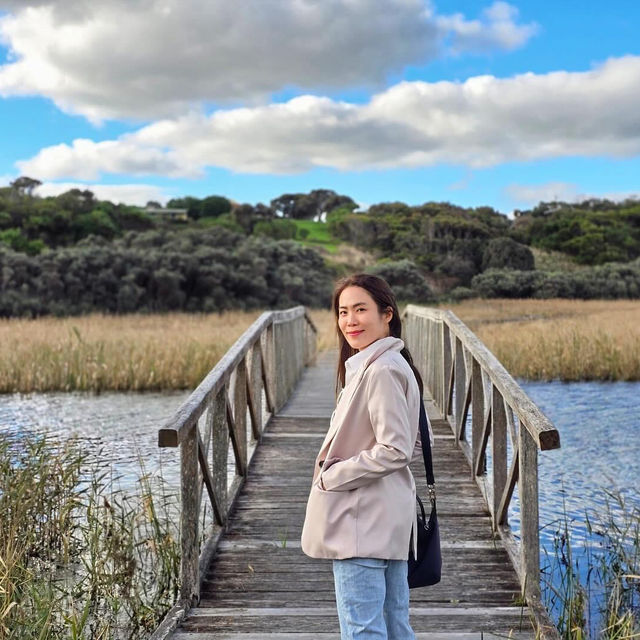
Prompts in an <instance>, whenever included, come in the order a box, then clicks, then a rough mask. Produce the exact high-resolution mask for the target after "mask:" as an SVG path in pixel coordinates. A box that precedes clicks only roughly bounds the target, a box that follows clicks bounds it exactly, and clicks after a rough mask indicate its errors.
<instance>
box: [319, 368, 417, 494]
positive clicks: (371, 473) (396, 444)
mask: <svg viewBox="0 0 640 640" xmlns="http://www.w3.org/2000/svg"><path fill="white" fill-rule="evenodd" d="M405 385H406V380H405V377H404V374H403V373H402V372H401V371H399V370H398V369H396V368H394V367H391V366H388V365H384V366H380V367H375V369H374V370H372V371H371V373H370V375H369V376H368V381H367V389H366V397H367V409H368V414H369V419H370V421H371V425H372V427H373V431H374V435H375V439H376V444H375V445H374V446H373V447H372V448H371V449H366V450H363V451H361V452H360V453H358V454H357V455H355V456H352V457H351V458H347V459H346V460H343V461H341V462H336V463H335V464H333V465H331V466H330V467H329V468H328V469H326V470H323V471H322V473H321V475H320V477H321V480H322V486H324V488H325V489H326V490H327V491H348V490H350V489H356V488H358V487H361V486H363V485H366V484H369V483H371V482H373V481H374V480H377V479H379V478H382V477H383V476H386V475H388V474H390V473H393V472H394V471H397V470H398V469H401V468H403V467H406V466H407V465H408V464H409V463H410V462H411V457H412V454H413V449H414V444H415V441H416V436H417V432H418V424H417V420H415V421H410V420H409V407H408V404H407V398H406V395H405ZM412 422H415V424H412Z"/></svg>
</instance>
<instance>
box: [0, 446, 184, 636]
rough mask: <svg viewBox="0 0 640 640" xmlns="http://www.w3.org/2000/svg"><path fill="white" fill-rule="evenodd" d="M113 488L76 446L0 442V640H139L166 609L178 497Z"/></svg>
mask: <svg viewBox="0 0 640 640" xmlns="http://www.w3.org/2000/svg"><path fill="white" fill-rule="evenodd" d="M114 480H115V479H114V478H112V477H111V476H110V472H109V470H104V469H102V468H100V467H99V466H98V465H97V462H91V461H88V460H87V459H86V457H85V456H84V455H83V454H82V453H81V452H80V449H79V447H77V446H76V445H75V443H74V442H71V441H70V442H67V443H65V444H64V445H58V444H57V443H55V442H52V441H48V440H46V439H44V438H42V437H37V438H26V439H24V438H20V439H19V440H15V441H12V440H10V439H9V438H7V437H4V436H2V435H1V434H0V640H18V639H19V640H32V639H33V640H35V639H38V640H49V639H50V640H54V639H57V638H69V639H72V640H89V639H91V640H93V639H97V638H99V639H102V640H124V639H126V640H137V639H141V638H145V637H148V635H149V633H150V631H151V630H153V629H154V628H155V627H156V626H157V625H158V623H159V622H160V620H161V619H162V617H163V616H164V614H165V613H166V612H167V611H168V610H169V609H170V608H171V606H172V605H173V603H174V602H175V599H176V597H177V593H178V579H177V576H178V572H179V563H180V555H179V540H178V539H177V532H176V530H175V525H174V524H173V523H174V522H175V521H176V515H175V514H176V513H177V509H178V507H177V504H176V502H177V498H176V497H175V496H173V497H171V495H170V494H169V493H168V492H167V490H166V487H165V485H164V483H163V481H162V478H161V476H160V477H158V476H156V477H153V478H152V477H150V476H149V475H147V474H145V473H144V469H143V468H142V470H141V475H140V479H139V486H138V490H137V492H127V493H125V492H123V491H121V490H119V489H118V488H117V482H115V481H114Z"/></svg>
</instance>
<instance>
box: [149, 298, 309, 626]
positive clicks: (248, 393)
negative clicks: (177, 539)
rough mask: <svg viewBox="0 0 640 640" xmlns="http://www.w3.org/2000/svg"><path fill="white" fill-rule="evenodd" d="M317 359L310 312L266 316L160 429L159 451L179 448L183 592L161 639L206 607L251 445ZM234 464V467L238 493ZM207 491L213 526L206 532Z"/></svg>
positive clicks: (297, 309)
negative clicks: (203, 600)
mask: <svg viewBox="0 0 640 640" xmlns="http://www.w3.org/2000/svg"><path fill="white" fill-rule="evenodd" d="M315 354H316V328H315V326H314V324H313V322H312V320H311V318H310V317H309V315H308V313H307V312H306V310H305V308H304V307H294V308H292V309H288V310H286V311H270V312H266V313H263V314H262V315H261V316H260V317H259V318H258V320H256V321H255V322H254V323H253V324H252V325H251V326H250V327H249V329H247V331H245V332H244V334H243V335H242V336H241V337H240V338H239V339H238V341H237V342H236V343H235V344H234V345H233V347H231V349H229V351H227V353H226V354H225V356H224V357H223V358H222V359H221V360H220V361H219V362H218V364H217V365H216V366H215V367H214V368H213V369H212V370H211V371H210V372H209V374H208V375H207V376H206V378H205V379H204V380H203V381H202V382H201V383H200V385H199V386H198V388H197V389H196V390H195V391H194V392H193V393H192V394H191V395H190V396H189V398H188V399H187V400H186V402H185V403H184V404H183V405H182V406H181V407H180V408H179V409H178V411H177V412H176V414H175V415H174V416H173V418H172V419H171V420H169V422H167V424H165V425H164V427H163V428H162V429H161V430H160V432H159V437H158V444H159V446H160V447H180V478H181V520H180V535H181V572H180V573H181V590H180V599H179V601H178V603H177V604H176V606H175V607H174V608H173V610H172V611H171V612H170V613H169V615H168V616H167V618H166V619H165V622H164V623H163V625H161V627H160V628H159V629H158V630H157V631H156V633H154V636H153V637H154V638H161V637H164V635H163V634H164V632H163V629H165V630H169V629H170V628H171V627H173V626H175V622H176V621H177V620H178V619H180V618H181V617H182V616H183V615H184V614H185V612H186V611H187V610H188V609H189V608H190V607H191V606H193V605H194V604H195V603H196V602H197V601H198V600H199V596H200V581H201V576H203V574H204V571H205V569H206V568H207V566H208V565H209V562H210V560H211V558H212V556H213V554H214V553H215V549H216V546H217V544H218V540H219V538H220V536H221V535H222V532H223V531H224V527H225V524H226V521H227V515H228V513H229V511H230V510H231V508H232V507H233V503H234V500H235V499H236V497H237V495H238V493H239V491H240V488H241V487H242V485H243V483H244V480H245V477H246V474H247V468H248V465H249V462H250V457H249V454H248V442H249V441H250V440H251V441H253V442H254V443H257V441H258V440H259V439H260V437H261V435H262V432H263V429H264V427H265V425H266V423H267V421H268V418H269V417H270V416H271V415H272V414H273V413H275V412H277V411H278V410H279V409H280V408H281V407H282V406H283V405H284V404H285V402H286V400H287V398H288V397H289V395H290V393H291V391H292V390H293V388H294V387H295V385H296V383H297V381H298V379H299V377H300V374H301V372H302V369H303V368H304V367H305V365H307V364H309V363H310V362H311V361H313V359H314V358H315ZM263 400H264V403H265V404H266V411H264V410H263V406H264V405H263ZM247 414H248V415H247ZM247 418H248V420H247ZM249 423H250V433H249V434H248V433H247V432H248V431H249ZM229 443H231V449H232V453H231V452H230V451H229V449H230V447H229ZM253 450H254V451H255V448H254V449H253ZM228 458H229V459H230V460H231V461H232V465H233V466H234V467H235V473H234V475H233V480H232V482H231V486H228V471H227V463H228ZM204 487H206V490H207V495H208V498H209V501H210V506H211V509H212V515H213V522H212V523H211V525H210V526H209V528H208V530H207V531H204V532H200V530H199V521H200V517H201V511H202V494H203V489H204ZM201 534H203V535H201ZM203 538H204V542H203V543H202V549H201V548H200V547H201V540H202V539H203Z"/></svg>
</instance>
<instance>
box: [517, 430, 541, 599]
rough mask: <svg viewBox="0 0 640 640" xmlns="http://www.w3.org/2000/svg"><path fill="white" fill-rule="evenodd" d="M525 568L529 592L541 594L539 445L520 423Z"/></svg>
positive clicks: (519, 492)
mask: <svg viewBox="0 0 640 640" xmlns="http://www.w3.org/2000/svg"><path fill="white" fill-rule="evenodd" d="M518 448H519V457H520V459H519V465H520V468H519V480H518V495H519V497H520V529H521V542H520V553H521V570H522V574H523V576H524V584H525V595H533V596H535V597H539V596H540V538H539V534H538V446H537V444H536V442H535V440H534V439H533V438H532V437H531V434H530V433H529V431H528V430H527V428H526V427H525V426H524V424H523V422H522V421H521V422H520V428H519V429H518Z"/></svg>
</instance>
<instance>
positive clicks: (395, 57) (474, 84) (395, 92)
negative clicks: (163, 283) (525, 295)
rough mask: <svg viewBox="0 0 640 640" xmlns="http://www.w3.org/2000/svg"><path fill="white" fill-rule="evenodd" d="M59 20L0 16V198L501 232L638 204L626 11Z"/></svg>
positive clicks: (291, 7)
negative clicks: (456, 212)
mask: <svg viewBox="0 0 640 640" xmlns="http://www.w3.org/2000/svg"><path fill="white" fill-rule="evenodd" d="M80 4H81V3H78V7H75V8H74V7H73V6H72V5H73V3H71V6H70V3H66V2H62V1H61V0H60V1H59V2H47V1H46V0H37V1H35V0H34V2H33V3H31V2H2V0H0V12H1V13H0V37H1V40H0V41H1V43H2V46H0V135H1V139H2V144H1V145H0V183H7V182H9V181H10V180H12V179H14V178H15V177H16V176H18V175H25V174H26V175H30V176H31V177H34V178H38V179H40V180H41V181H42V182H43V186H42V187H41V189H40V192H41V193H42V194H43V195H44V194H49V193H57V192H60V191H62V190H65V189H66V188H69V187H70V186H74V185H83V186H85V185H86V186H88V187H89V188H92V189H93V190H94V191H95V192H96V193H97V194H98V196H99V197H108V198H110V199H113V200H122V201H129V202H136V203H140V204H143V203H144V202H146V200H147V199H159V200H161V201H165V200H166V199H168V198H170V197H173V196H180V195H187V194H190V195H196V196H204V195H207V194H212V193H215V194H222V195H226V196H228V197H230V198H232V199H234V200H236V201H239V202H251V203H256V202H259V201H261V202H268V201H269V200H270V199H272V198H274V197H276V196H278V195H281V194H282V193H286V192H298V191H301V192H304V191H309V190H310V189H314V188H328V189H334V190H335V191H337V192H339V193H343V194H346V195H349V196H351V197H352V198H354V199H355V200H356V201H358V202H361V203H363V204H365V205H366V204H373V203H376V202H381V201H390V200H401V201H404V202H407V203H410V204H419V203H422V202H426V201H430V200H436V201H441V200H444V201H450V202H453V203H455V204H460V205H463V206H480V205H491V206H494V207H495V208H497V209H498V210H500V211H503V212H505V213H509V212H511V211H512V210H513V209H514V208H526V207H528V206H532V205H535V204H536V203H537V202H538V201H539V200H550V199H553V198H559V199H566V200H571V199H579V198H582V197H610V198H615V199H622V198H625V197H630V196H636V195H640V184H639V182H638V176H639V175H640V172H639V169H640V115H638V114H639V113H640V109H638V108H637V105H638V104H640V47H639V46H638V44H637V34H636V33H634V29H636V28H637V25H638V24H640V4H639V3H636V2H633V1H631V0H626V1H622V0H611V1H610V2H607V3H603V2H595V1H594V0H587V1H586V2H585V1H583V2H573V1H571V2H563V3H549V2H542V1H539V0H536V1H534V0H522V1H519V2H516V1H514V2H510V3H506V2H480V1H476V0H466V1H458V2H454V1H452V0H446V1H445V0H440V1H435V0H434V2H432V3H428V2H423V1H422V0H375V1H374V0H350V1H349V2H346V0H324V1H323V3H314V2H307V3H304V2H293V1H289V0H272V1H271V2H265V0H245V3H223V2H221V1H218V0H215V1H214V0H208V1H207V2H205V0H189V1H188V2H184V1H183V2H178V0H135V1H134V2H128V3H127V2H126V1H125V0H111V2H110V3H109V5H108V6H106V5H104V4H102V6H101V5H100V3H93V4H96V5H98V6H91V3H87V4H88V5H89V6H85V7H80ZM82 4H84V3H82ZM229 5H231V6H229ZM249 5H252V6H249ZM124 16H126V20H125V19H124Z"/></svg>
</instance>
